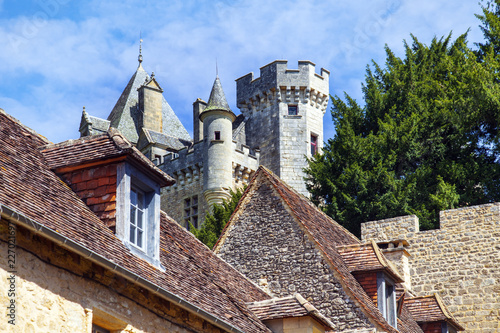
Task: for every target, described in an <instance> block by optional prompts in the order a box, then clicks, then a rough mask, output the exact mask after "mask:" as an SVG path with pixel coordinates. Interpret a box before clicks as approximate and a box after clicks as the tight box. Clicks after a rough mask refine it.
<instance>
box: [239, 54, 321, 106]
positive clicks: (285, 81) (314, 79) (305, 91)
mask: <svg viewBox="0 0 500 333" xmlns="http://www.w3.org/2000/svg"><path fill="white" fill-rule="evenodd" d="M287 64H288V62H287V61H286V60H276V61H274V62H272V63H270V64H267V65H265V66H263V67H261V68H260V77H258V78H255V79H254V75H253V72H252V73H248V74H247V75H245V76H242V77H240V78H239V79H237V80H236V95H237V97H236V99H237V105H238V108H240V109H241V110H242V113H246V112H247V111H248V110H262V109H264V108H265V107H267V106H269V105H271V104H272V103H275V102H285V103H310V104H311V106H315V107H317V108H319V109H322V110H324V109H326V105H327V104H328V93H329V78H330V72H329V71H328V70H326V69H324V68H322V69H321V75H319V74H317V73H316V72H315V68H316V65H315V64H314V63H312V62H310V61H299V63H298V67H299V68H298V69H288V66H287Z"/></svg>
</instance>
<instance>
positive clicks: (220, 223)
mask: <svg viewBox="0 0 500 333" xmlns="http://www.w3.org/2000/svg"><path fill="white" fill-rule="evenodd" d="M245 188H246V187H245ZM245 188H243V189H241V188H237V189H236V191H233V190H230V194H231V198H229V200H225V201H224V202H223V203H222V204H221V205H213V211H212V214H207V215H206V216H205V221H204V222H203V224H202V225H201V226H200V228H199V229H196V228H195V227H194V226H193V225H192V224H191V223H190V225H189V230H190V231H191V232H192V233H193V235H195V237H196V238H198V239H199V240H200V241H201V242H203V243H204V244H205V245H207V246H208V247H209V248H213V246H214V245H215V243H216V242H217V240H218V239H219V236H220V234H221V232H222V229H224V227H225V226H226V223H227V222H228V221H229V218H230V217H231V215H232V214H233V212H234V210H235V209H236V206H237V205H238V202H239V201H240V199H241V197H242V196H243V192H244V191H245Z"/></svg>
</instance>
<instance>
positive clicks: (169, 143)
mask: <svg viewBox="0 0 500 333" xmlns="http://www.w3.org/2000/svg"><path fill="white" fill-rule="evenodd" d="M143 132H144V136H145V138H146V140H147V142H148V143H154V144H159V145H161V146H163V147H165V148H167V149H173V150H177V151H179V150H181V149H183V148H186V147H189V146H191V145H192V142H191V141H186V140H183V139H181V138H178V137H173V136H170V135H166V134H163V133H159V132H156V131H153V130H150V129H147V128H144V129H143ZM140 141H141V140H139V142H140ZM139 148H140V149H142V148H143V147H139Z"/></svg>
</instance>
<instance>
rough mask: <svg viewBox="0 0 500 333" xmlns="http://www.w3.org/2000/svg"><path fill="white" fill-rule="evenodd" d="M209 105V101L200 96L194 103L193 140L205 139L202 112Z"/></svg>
mask: <svg viewBox="0 0 500 333" xmlns="http://www.w3.org/2000/svg"><path fill="white" fill-rule="evenodd" d="M206 107H207V102H205V101H204V100H202V99H201V98H198V99H197V100H196V101H195V102H194V103H193V142H198V141H201V140H203V122H202V121H201V120H200V114H201V113H202V112H203V110H205V108H206Z"/></svg>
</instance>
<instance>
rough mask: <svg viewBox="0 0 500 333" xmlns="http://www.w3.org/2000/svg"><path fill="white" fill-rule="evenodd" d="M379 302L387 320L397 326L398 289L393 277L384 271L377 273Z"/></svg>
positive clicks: (379, 306) (379, 307)
mask: <svg viewBox="0 0 500 333" xmlns="http://www.w3.org/2000/svg"><path fill="white" fill-rule="evenodd" d="M377 303H378V309H379V310H380V312H381V313H382V315H383V316H384V318H385V320H387V322H388V323H389V324H390V325H391V326H392V327H394V328H397V315H396V309H397V308H396V289H395V285H394V282H393V281H392V279H390V278H389V277H387V275H385V274H384V273H383V272H378V273H377Z"/></svg>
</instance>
